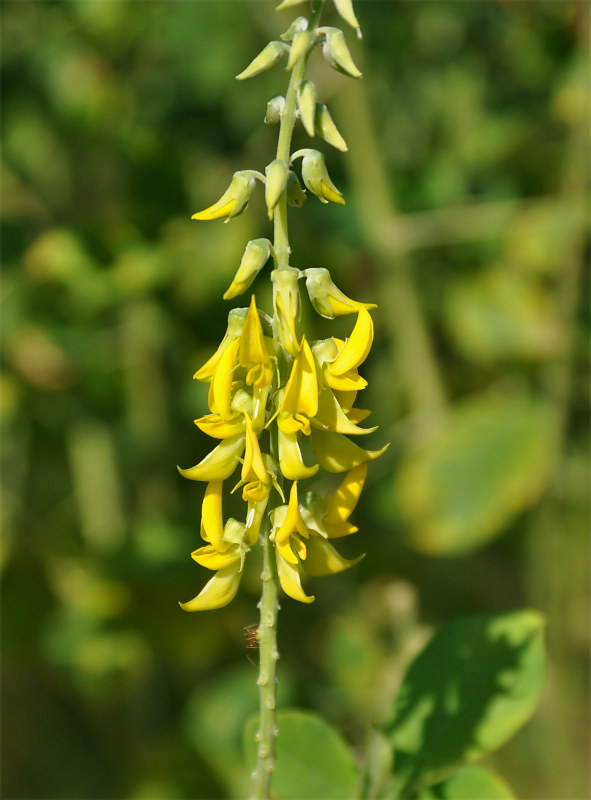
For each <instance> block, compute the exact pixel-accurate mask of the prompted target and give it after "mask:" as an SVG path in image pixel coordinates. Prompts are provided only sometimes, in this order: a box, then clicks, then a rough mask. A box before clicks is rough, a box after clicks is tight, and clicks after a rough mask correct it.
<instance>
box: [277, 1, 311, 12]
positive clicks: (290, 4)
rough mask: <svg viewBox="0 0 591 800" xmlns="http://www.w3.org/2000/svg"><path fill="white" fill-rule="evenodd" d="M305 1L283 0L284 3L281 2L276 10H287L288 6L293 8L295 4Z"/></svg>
mask: <svg viewBox="0 0 591 800" xmlns="http://www.w3.org/2000/svg"><path fill="white" fill-rule="evenodd" d="M305 1H306V0H283V2H282V3H279V5H278V6H277V8H276V9H275V11H285V9H286V8H293V6H299V5H301V4H302V3H304V2H305Z"/></svg>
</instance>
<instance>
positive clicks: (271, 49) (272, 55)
mask: <svg viewBox="0 0 591 800" xmlns="http://www.w3.org/2000/svg"><path fill="white" fill-rule="evenodd" d="M288 50H289V48H288V46H287V45H286V44H284V43H283V42H269V44H268V45H267V46H266V47H264V48H263V49H262V50H261V52H260V53H259V54H258V56H256V58H254V59H253V60H252V61H251V62H250V64H249V65H248V66H247V67H246V69H244V70H242V72H241V73H240V74H239V75H236V78H237V80H239V81H243V80H245V79H246V78H254V76H255V75H260V73H261V72H265V71H266V70H268V69H271V67H272V66H274V65H275V64H276V63H277V62H278V61H279V59H280V58H281V56H282V55H283V54H284V53H287V51H288Z"/></svg>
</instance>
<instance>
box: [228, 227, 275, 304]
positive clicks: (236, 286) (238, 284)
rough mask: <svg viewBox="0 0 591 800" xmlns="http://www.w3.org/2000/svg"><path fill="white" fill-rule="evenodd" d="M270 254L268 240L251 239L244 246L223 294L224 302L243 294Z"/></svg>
mask: <svg viewBox="0 0 591 800" xmlns="http://www.w3.org/2000/svg"><path fill="white" fill-rule="evenodd" d="M270 254H271V242H270V241H269V240H268V239H253V240H252V241H250V242H249V243H248V244H247V245H246V250H245V251H244V255H243V256H242V260H241V262H240V266H239V267H238V269H237V271H236V275H234V278H233V279H232V283H231V284H230V286H229V287H228V289H227V291H226V292H225V293H224V300H231V299H232V298H233V297H237V296H238V295H239V294H242V292H245V291H246V290H247V289H248V287H249V286H250V284H251V283H252V282H253V281H254V279H255V278H256V276H257V275H258V274H259V272H260V271H261V269H262V268H263V267H264V266H265V264H266V263H267V261H268V259H269V256H270Z"/></svg>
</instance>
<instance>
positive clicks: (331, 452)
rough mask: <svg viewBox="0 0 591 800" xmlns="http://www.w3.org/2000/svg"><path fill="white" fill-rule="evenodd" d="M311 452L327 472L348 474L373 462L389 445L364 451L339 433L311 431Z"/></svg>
mask: <svg viewBox="0 0 591 800" xmlns="http://www.w3.org/2000/svg"><path fill="white" fill-rule="evenodd" d="M310 443H311V445H312V452H313V453H314V455H315V456H316V458H317V459H318V463H319V464H320V466H321V467H322V469H325V470H326V471H327V472H348V471H349V470H351V469H354V468H355V467H358V466H359V465H360V464H365V463H367V462H368V461H373V460H374V459H376V458H379V456H381V455H382V453H385V452H386V450H387V449H388V447H389V446H390V444H389V443H388V444H386V445H384V447H382V448H381V450H364V449H363V448H362V447H359V446H358V445H356V444H355V443H354V442H352V441H351V440H350V439H347V437H346V436H344V435H343V434H341V433H329V432H328V431H319V430H316V429H312V436H311V438H310Z"/></svg>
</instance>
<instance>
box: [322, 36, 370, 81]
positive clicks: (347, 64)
mask: <svg viewBox="0 0 591 800" xmlns="http://www.w3.org/2000/svg"><path fill="white" fill-rule="evenodd" d="M322 30H323V32H324V33H325V39H324V44H323V45H322V55H323V56H324V58H325V59H326V60H327V61H328V63H329V64H330V66H331V67H333V69H336V70H337V71H338V72H342V73H343V74H344V75H349V76H350V77H351V78H360V77H361V72H359V70H358V69H357V67H356V66H355V63H354V61H353V59H352V58H351V53H350V52H349V48H348V47H347V42H346V41H345V35H344V34H343V32H342V31H341V30H339V29H338V28H323V29H322Z"/></svg>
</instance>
